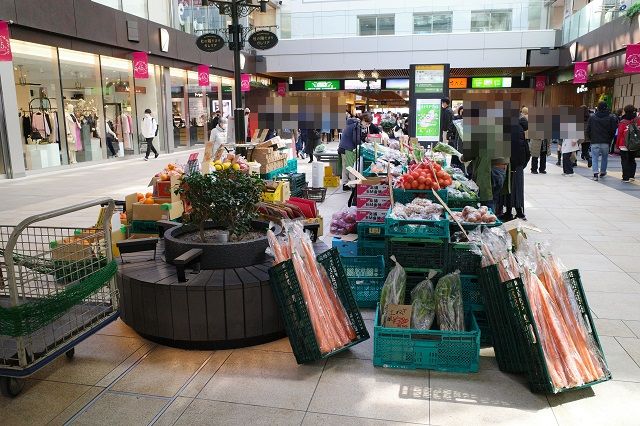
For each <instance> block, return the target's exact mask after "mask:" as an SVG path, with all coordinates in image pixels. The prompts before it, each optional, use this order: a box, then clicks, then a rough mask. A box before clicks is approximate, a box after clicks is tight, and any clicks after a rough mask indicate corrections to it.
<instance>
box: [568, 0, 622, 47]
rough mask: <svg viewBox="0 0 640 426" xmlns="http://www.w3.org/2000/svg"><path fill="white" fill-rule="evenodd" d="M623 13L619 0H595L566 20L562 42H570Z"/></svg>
mask: <svg viewBox="0 0 640 426" xmlns="http://www.w3.org/2000/svg"><path fill="white" fill-rule="evenodd" d="M622 15H623V12H620V10H619V2H618V0H594V1H592V2H591V3H589V4H587V5H586V6H585V7H583V8H582V9H580V10H578V11H577V12H576V13H574V14H573V15H571V16H569V17H567V18H566V19H565V20H564V25H563V26H562V44H567V43H570V42H572V41H573V40H575V39H577V38H578V37H582V36H583V35H585V34H587V33H589V32H591V31H593V30H595V29H597V28H600V27H601V26H603V25H604V24H606V23H609V22H611V21H613V20H615V19H617V18H620V17H621V16H622Z"/></svg>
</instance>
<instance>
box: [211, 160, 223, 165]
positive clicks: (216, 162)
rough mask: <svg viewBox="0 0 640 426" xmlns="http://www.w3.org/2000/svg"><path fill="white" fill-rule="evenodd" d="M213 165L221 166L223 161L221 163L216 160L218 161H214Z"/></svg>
mask: <svg viewBox="0 0 640 426" xmlns="http://www.w3.org/2000/svg"><path fill="white" fill-rule="evenodd" d="M213 164H220V165H222V161H220V160H216V161H214V162H213Z"/></svg>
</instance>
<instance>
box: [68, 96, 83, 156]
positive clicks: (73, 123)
mask: <svg viewBox="0 0 640 426" xmlns="http://www.w3.org/2000/svg"><path fill="white" fill-rule="evenodd" d="M73 110H74V107H73V105H71V104H67V105H66V107H65V110H64V117H65V124H66V127H67V151H68V152H69V163H70V164H76V163H77V162H78V161H77V160H76V151H78V142H79V141H78V136H79V134H80V123H79V122H78V119H77V118H76V116H75V114H74V113H73Z"/></svg>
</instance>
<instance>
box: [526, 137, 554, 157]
mask: <svg viewBox="0 0 640 426" xmlns="http://www.w3.org/2000/svg"><path fill="white" fill-rule="evenodd" d="M548 149H549V142H548V141H547V140H546V139H530V140H529V150H530V151H531V156H532V157H540V156H541V155H542V153H543V152H547V151H548Z"/></svg>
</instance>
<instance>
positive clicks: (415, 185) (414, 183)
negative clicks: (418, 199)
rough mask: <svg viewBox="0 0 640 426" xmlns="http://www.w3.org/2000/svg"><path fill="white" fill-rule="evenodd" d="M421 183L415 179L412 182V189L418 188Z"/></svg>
mask: <svg viewBox="0 0 640 426" xmlns="http://www.w3.org/2000/svg"><path fill="white" fill-rule="evenodd" d="M419 185H420V184H419V183H418V181H415V180H414V181H413V182H411V189H418V186H419Z"/></svg>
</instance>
